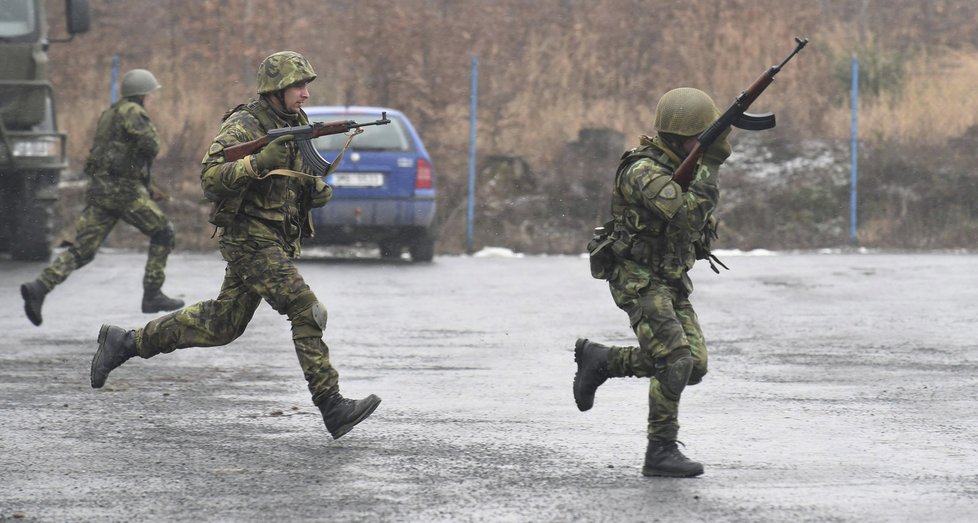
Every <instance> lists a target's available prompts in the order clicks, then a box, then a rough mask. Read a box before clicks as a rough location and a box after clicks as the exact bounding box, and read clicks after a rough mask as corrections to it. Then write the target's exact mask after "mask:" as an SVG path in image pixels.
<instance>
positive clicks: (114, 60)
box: [109, 54, 119, 104]
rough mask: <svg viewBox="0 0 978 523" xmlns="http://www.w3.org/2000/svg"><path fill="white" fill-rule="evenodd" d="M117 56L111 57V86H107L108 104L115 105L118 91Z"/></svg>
mask: <svg viewBox="0 0 978 523" xmlns="http://www.w3.org/2000/svg"><path fill="white" fill-rule="evenodd" d="M118 85H119V55H117V54H114V55H112V84H111V85H110V86H109V103H113V104H114V103H115V101H116V100H118V99H119V98H118V96H117V95H118V93H119V89H118V88H117V87H118Z"/></svg>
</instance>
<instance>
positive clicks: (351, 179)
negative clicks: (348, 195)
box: [332, 173, 384, 187]
mask: <svg viewBox="0 0 978 523" xmlns="http://www.w3.org/2000/svg"><path fill="white" fill-rule="evenodd" d="M332 185H333V186H335V187H383V186H384V173H333V181H332Z"/></svg>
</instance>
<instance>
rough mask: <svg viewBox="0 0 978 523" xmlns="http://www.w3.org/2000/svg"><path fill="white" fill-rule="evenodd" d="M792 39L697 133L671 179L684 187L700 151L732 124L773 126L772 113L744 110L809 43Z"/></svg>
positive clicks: (756, 127) (756, 128) (751, 128)
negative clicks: (779, 58) (790, 47)
mask: <svg viewBox="0 0 978 523" xmlns="http://www.w3.org/2000/svg"><path fill="white" fill-rule="evenodd" d="M795 42H796V43H797V44H798V45H797V46H796V47H795V50H794V51H792V52H791V54H790V55H788V57H787V58H785V59H784V61H783V62H781V63H780V64H779V65H775V66H773V67H771V68H770V69H768V70H767V71H765V72H764V73H763V74H761V76H760V77H759V78H758V79H757V80H754V83H753V84H751V86H750V87H748V88H747V90H746V91H743V92H741V93H740V96H738V97H737V98H736V99H735V100H734V103H733V104H732V105H731V106H730V108H728V109H727V110H726V112H724V113H723V114H722V115H720V117H719V118H717V120H716V121H715V122H713V123H712V124H710V126H709V127H707V128H706V130H705V131H703V132H702V133H700V135H699V136H697V137H696V145H695V146H693V150H692V151H690V153H689V155H688V156H686V159H685V160H683V163H681V164H680V165H679V167H678V168H677V169H676V172H675V173H673V175H672V179H673V181H675V182H676V183H678V184H679V185H680V186H682V187H683V189H685V188H687V187H689V182H691V181H693V175H694V174H695V172H696V164H697V162H699V161H700V158H702V157H703V153H705V152H706V149H707V148H709V147H710V145H712V144H713V142H715V141H716V139H717V138H719V137H720V135H721V134H723V133H724V132H726V131H727V129H729V128H730V126H731V125H732V126H734V127H737V128H740V129H744V130H747V131H762V130H764V129H770V128H772V127H774V125H775V120H774V113H763V114H751V113H748V112H745V111H747V108H748V107H750V104H752V103H754V100H757V97H758V96H760V95H761V93H763V92H764V89H767V86H769V85H771V82H773V81H774V75H776V74H778V72H780V71H781V68H782V67H784V65H785V64H786V63H788V60H791V59H792V58H793V57H794V56H795V55H796V54H798V52H799V51H801V50H802V48H804V47H805V45H807V44H808V39H807V38H797V37H795Z"/></svg>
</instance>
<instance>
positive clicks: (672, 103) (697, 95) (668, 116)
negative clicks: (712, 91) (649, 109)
mask: <svg viewBox="0 0 978 523" xmlns="http://www.w3.org/2000/svg"><path fill="white" fill-rule="evenodd" d="M719 116H720V110H719V109H717V106H716V104H715V103H713V99H712V98H710V95H708V94H706V93H704V92H703V91H700V90H699V89H693V88H692V87H680V88H678V89H673V90H671V91H669V92H667V93H666V94H664V95H662V98H660V99H659V104H658V105H656V107H655V130H656V131H658V132H660V133H670V134H678V135H680V136H695V135H698V134H700V133H701V132H703V131H705V130H706V128H707V127H709V126H710V124H711V123H713V121H714V120H716V119H717V117H719Z"/></svg>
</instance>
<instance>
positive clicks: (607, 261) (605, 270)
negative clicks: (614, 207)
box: [587, 220, 615, 280]
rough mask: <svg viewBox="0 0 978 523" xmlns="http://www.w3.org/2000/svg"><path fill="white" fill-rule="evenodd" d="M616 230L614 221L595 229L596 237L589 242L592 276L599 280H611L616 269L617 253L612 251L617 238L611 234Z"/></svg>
mask: <svg viewBox="0 0 978 523" xmlns="http://www.w3.org/2000/svg"><path fill="white" fill-rule="evenodd" d="M614 230H615V222H614V220H612V221H609V222H608V223H606V224H604V225H602V226H600V227H595V228H594V237H593V238H591V241H589V242H587V253H588V258H589V259H590V261H591V276H592V277H594V278H596V279H599V280H607V279H610V278H611V273H612V271H614V269H615V252H614V251H613V250H612V249H611V246H612V244H614V243H615V238H614V236H613V235H612V234H611V233H612V232H614Z"/></svg>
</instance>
